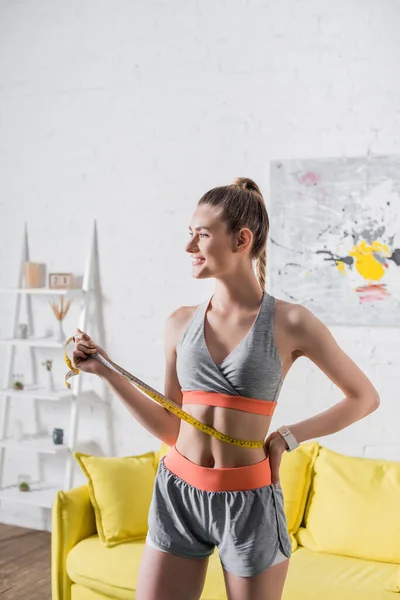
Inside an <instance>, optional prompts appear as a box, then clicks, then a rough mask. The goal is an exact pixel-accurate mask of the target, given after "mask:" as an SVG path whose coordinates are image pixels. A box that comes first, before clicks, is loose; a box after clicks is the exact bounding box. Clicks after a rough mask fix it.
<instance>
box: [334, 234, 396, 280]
mask: <svg viewBox="0 0 400 600" xmlns="http://www.w3.org/2000/svg"><path fill="white" fill-rule="evenodd" d="M349 254H350V256H353V257H354V263H355V267H356V269H357V271H358V272H359V273H360V275H361V276H362V277H364V279H369V280H372V281H378V280H379V279H381V278H382V277H383V276H384V274H385V268H384V266H383V264H382V263H381V262H379V261H377V260H376V258H375V254H379V255H381V256H382V257H384V256H390V254H391V253H390V250H389V248H388V246H387V245H386V244H382V243H381V242H378V241H374V242H372V244H367V242H366V241H365V240H361V242H360V243H359V244H357V245H356V246H354V248H353V249H352V250H350V252H349ZM338 269H339V271H344V270H345V265H344V263H343V262H340V263H339V264H338Z"/></svg>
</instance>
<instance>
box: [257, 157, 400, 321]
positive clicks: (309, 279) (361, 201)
mask: <svg viewBox="0 0 400 600" xmlns="http://www.w3.org/2000/svg"><path fill="white" fill-rule="evenodd" d="M267 208H268V214H269V217H270V232H269V248H270V250H269V252H270V255H269V256H267V262H268V261H269V262H270V265H269V266H270V280H271V288H272V290H273V293H274V295H275V296H277V297H278V298H281V299H282V300H287V301H289V302H296V303H300V304H303V305H305V306H307V307H308V308H309V309H310V310H312V312H314V314H315V315H317V316H318V317H319V318H320V319H321V320H322V321H323V322H324V323H326V324H332V325H367V326H371V325H374V326H399V325H400V157H399V156H366V157H356V158H322V159H306V160H281V161H278V160H277V161H272V162H271V194H270V199H269V203H268V206H267Z"/></svg>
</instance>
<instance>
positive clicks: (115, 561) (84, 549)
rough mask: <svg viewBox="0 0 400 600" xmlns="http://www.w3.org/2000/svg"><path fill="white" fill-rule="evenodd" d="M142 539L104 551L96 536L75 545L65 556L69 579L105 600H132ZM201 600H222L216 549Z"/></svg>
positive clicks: (221, 585) (142, 545)
mask: <svg viewBox="0 0 400 600" xmlns="http://www.w3.org/2000/svg"><path fill="white" fill-rule="evenodd" d="M144 545H145V540H138V541H136V542H127V543H126V544H120V545H118V546H116V547H114V548H107V547H106V546H105V545H104V544H103V543H102V542H101V541H100V540H99V537H98V536H91V537H89V538H87V539H86V540H82V541H81V542H79V543H78V544H77V545H76V546H75V547H74V548H73V549H72V550H71V551H70V552H69V554H68V557H67V565H66V566H67V572H68V576H69V577H70V579H71V580H72V581H73V582H74V583H75V584H79V586H82V587H83V588H88V589H90V590H92V591H93V592H98V593H101V594H104V595H105V596H106V597H107V598H108V597H109V598H116V599H118V600H132V598H134V597H135V596H134V595H133V592H134V591H136V583H137V578H138V573H139V565H140V560H141V556H142V553H143V549H144ZM201 599H202V600H226V592H225V584H224V577H223V572H222V568H221V565H220V561H219V553H218V550H217V548H216V549H215V551H214V554H212V555H211V557H210V560H209V563H208V570H207V577H206V581H205V584H204V589H203V594H202V596H201Z"/></svg>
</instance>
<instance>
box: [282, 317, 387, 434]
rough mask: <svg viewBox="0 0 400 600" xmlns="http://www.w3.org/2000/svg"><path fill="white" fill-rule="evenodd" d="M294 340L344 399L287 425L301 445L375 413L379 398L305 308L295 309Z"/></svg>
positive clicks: (368, 381)
mask: <svg viewBox="0 0 400 600" xmlns="http://www.w3.org/2000/svg"><path fill="white" fill-rule="evenodd" d="M296 308H298V316H297V318H296V324H295V328H296V336H295V337H296V339H297V340H298V346H299V350H300V351H301V352H302V354H303V355H304V356H306V357H307V358H309V359H310V360H311V361H312V362H313V363H314V364H316V365H317V367H319V368H320V369H321V371H323V372H324V373H325V375H327V377H329V379H330V380H331V381H332V382H333V383H334V384H335V385H337V386H338V387H339V388H340V389H341V390H342V392H343V393H344V395H345V398H344V399H343V400H341V401H340V402H338V403H336V404H335V405H334V406H332V407H331V408H328V409H327V410H325V411H323V412H321V413H319V414H317V415H315V416H313V417H311V418H310V419H305V420H304V421H300V422H299V423H295V424H292V425H290V424H287V426H288V427H289V429H290V430H291V432H292V433H293V435H294V437H295V438H296V440H297V441H298V442H299V443H301V442H304V441H305V440H309V439H311V438H315V437H321V436H324V435H329V434H331V433H336V432H337V431H340V430H341V429H344V428H345V427H348V426H349V425H351V424H352V423H355V422H356V421H359V420H360V419H362V418H364V417H366V416H367V415H369V414H370V413H372V412H373V411H374V410H376V409H377V408H378V406H379V403H380V398H379V394H378V392H377V390H376V388H375V387H374V386H373V384H372V383H371V381H370V380H369V379H368V377H367V376H366V375H365V373H364V372H363V371H362V370H361V369H360V368H359V367H358V366H357V365H356V363H355V362H354V361H353V360H352V359H351V358H350V356H348V354H346V353H345V352H344V350H342V349H341V348H340V346H339V345H338V343H337V342H336V340H335V338H334V337H333V335H332V333H331V332H330V330H329V329H328V327H327V326H326V325H325V324H324V323H323V322H322V321H320V319H318V317H316V316H315V315H314V314H313V313H312V312H311V311H310V310H309V309H308V308H306V307H305V306H301V305H298V306H297V307H296Z"/></svg>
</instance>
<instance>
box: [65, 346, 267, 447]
mask: <svg viewBox="0 0 400 600" xmlns="http://www.w3.org/2000/svg"><path fill="white" fill-rule="evenodd" d="M71 342H74V338H73V337H70V338H69V339H68V340H67V341H66V342H65V346H64V360H65V362H66V364H67V366H68V367H69V369H70V371H68V373H67V374H66V376H65V385H66V386H67V388H68V389H71V384H70V383H69V381H68V380H69V379H70V378H71V377H73V376H74V375H78V373H79V369H76V368H75V367H74V366H73V365H72V363H71V360H70V358H69V356H68V354H67V346H68V344H70V343H71ZM90 356H91V358H95V359H96V360H98V361H99V362H101V363H102V364H103V365H105V366H106V367H108V368H109V369H111V370H112V371H115V372H116V373H119V375H122V377H124V378H125V379H127V380H128V381H130V382H131V383H133V385H134V386H135V387H136V388H138V389H139V390H141V391H142V392H144V393H145V394H146V396H148V397H149V398H150V399H152V400H155V401H156V402H158V404H161V406H163V407H164V408H166V409H167V410H169V411H170V412H171V413H173V414H174V415H176V416H177V417H179V418H180V419H182V420H183V421H186V423H190V425H193V426H194V427H196V428H197V429H199V430H200V431H202V432H203V433H207V434H208V435H212V436H213V437H215V438H217V439H218V440H220V441H221V442H227V443H228V444H234V445H235V446H242V447H244V448H263V446H264V441H263V440H260V441H255V442H252V441H250V440H238V439H236V438H233V437H231V436H229V435H226V434H225V433H222V432H221V431H218V430H217V429H214V427H211V426H210V425H206V424H205V423H202V422H201V421H198V420H197V419H195V418H194V417H193V416H192V415H190V414H189V413H187V412H185V411H184V410H182V408H181V407H180V406H179V405H178V404H175V402H171V400H168V398H166V397H165V396H163V394H160V392H157V390H155V389H153V388H152V387H150V386H149V385H147V383H144V382H143V381H141V380H140V379H138V378H137V377H135V376H134V375H132V374H131V373H129V372H128V371H125V369H123V368H122V367H120V366H119V365H117V364H116V363H114V362H112V361H108V360H107V359H105V358H104V356H102V355H101V354H99V352H95V353H94V354H91V355H90Z"/></svg>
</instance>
